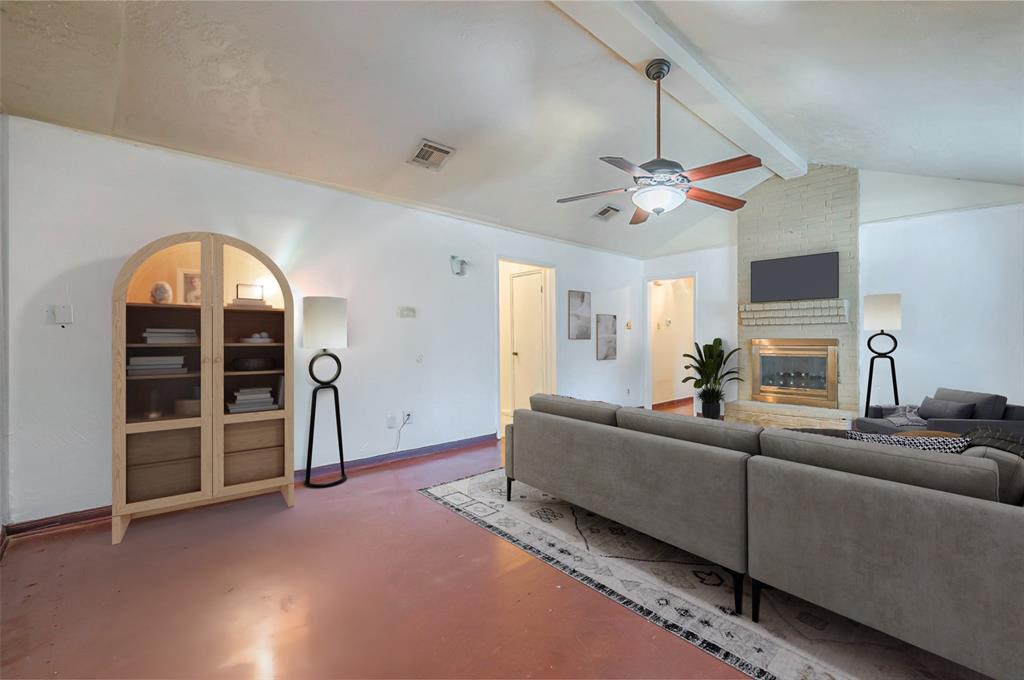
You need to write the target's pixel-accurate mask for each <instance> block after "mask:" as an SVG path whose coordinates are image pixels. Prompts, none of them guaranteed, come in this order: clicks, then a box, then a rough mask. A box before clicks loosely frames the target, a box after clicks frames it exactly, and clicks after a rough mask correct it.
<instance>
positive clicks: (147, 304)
mask: <svg viewBox="0 0 1024 680" xmlns="http://www.w3.org/2000/svg"><path fill="white" fill-rule="evenodd" d="M125 307H127V308H128V309H140V308H141V309H191V310H192V311H195V312H198V311H199V310H200V309H202V305H179V304H157V303H154V302H128V303H125Z"/></svg>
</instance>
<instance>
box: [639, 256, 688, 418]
mask: <svg viewBox="0 0 1024 680" xmlns="http://www.w3.org/2000/svg"><path fill="white" fill-rule="evenodd" d="M695 288H696V286H695V279H694V277H693V276H682V277H679V278H674V279H656V280H654V281H649V282H648V284H647V311H648V313H647V323H648V328H647V338H648V343H649V346H648V356H649V357H650V386H651V387H650V389H651V391H650V397H651V402H650V403H651V407H652V408H653V409H655V410H658V411H673V412H676V413H683V414H685V415H693V396H694V389H693V385H692V383H685V384H684V383H683V378H684V377H686V375H687V374H688V371H686V370H685V369H684V368H683V366H684V365H685V364H686V362H685V360H684V359H683V354H693V341H694V336H695V329H694V323H695V311H694V310H695V293H696V291H695Z"/></svg>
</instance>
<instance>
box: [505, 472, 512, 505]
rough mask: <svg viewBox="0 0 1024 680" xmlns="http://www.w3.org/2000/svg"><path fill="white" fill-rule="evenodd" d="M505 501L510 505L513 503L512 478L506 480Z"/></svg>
mask: <svg viewBox="0 0 1024 680" xmlns="http://www.w3.org/2000/svg"><path fill="white" fill-rule="evenodd" d="M505 500H506V501H508V502H509V503H511V502H512V478H511V477H506V478H505Z"/></svg>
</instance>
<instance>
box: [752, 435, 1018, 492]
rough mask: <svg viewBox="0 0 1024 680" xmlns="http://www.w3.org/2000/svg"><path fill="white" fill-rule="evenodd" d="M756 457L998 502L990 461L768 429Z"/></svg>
mask: <svg viewBox="0 0 1024 680" xmlns="http://www.w3.org/2000/svg"><path fill="white" fill-rule="evenodd" d="M761 455H763V456H769V457H771V458H779V459H782V460H789V461H792V462H794V463H803V464H805V465H814V466H816V467H822V468H828V469H830V470H839V471H840V472H850V473H853V474H856V475H864V476H865V477H874V478H875V479H885V480H888V481H891V482H900V483H902V484H910V485H913V486H920V487H923V488H926V489H935V490H937V491H946V492H949V493H955V494H960V495H962V496H971V497H974V498H982V499H985V500H990V501H997V500H999V471H998V466H997V465H996V463H995V461H993V460H990V459H987V458H981V457H974V456H968V457H964V456H955V455H951V454H948V453H926V452H924V451H915V450H913V449H904V448H899V447H896V446H886V445H884V444H869V443H866V442H858V441H853V440H842V439H836V438H834V437H822V436H820V435H815V434H806V433H803V432H789V431H786V430H775V429H767V430H765V431H764V432H762V433H761Z"/></svg>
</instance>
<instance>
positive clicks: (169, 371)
mask: <svg viewBox="0 0 1024 680" xmlns="http://www.w3.org/2000/svg"><path fill="white" fill-rule="evenodd" d="M183 373H188V369H187V368H185V367H184V366H174V367H169V368H160V367H156V368H154V367H152V366H145V367H142V368H134V369H133V368H132V367H131V366H129V367H128V375H181V374H183Z"/></svg>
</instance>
